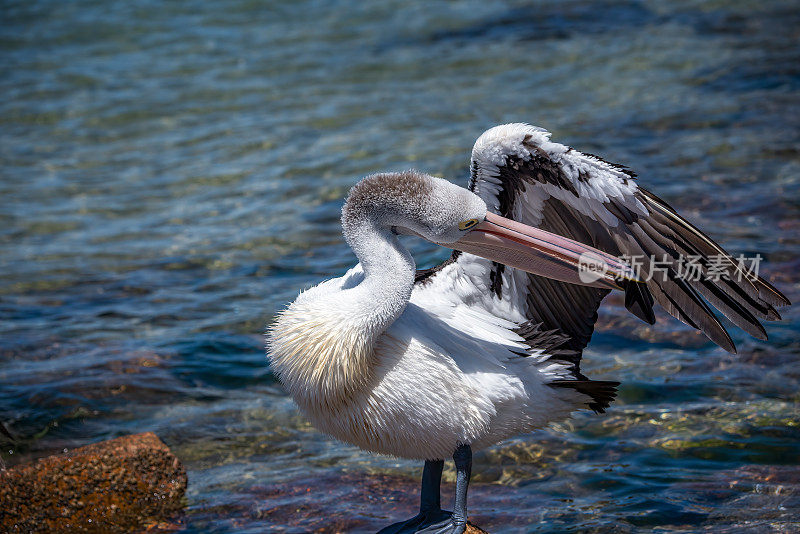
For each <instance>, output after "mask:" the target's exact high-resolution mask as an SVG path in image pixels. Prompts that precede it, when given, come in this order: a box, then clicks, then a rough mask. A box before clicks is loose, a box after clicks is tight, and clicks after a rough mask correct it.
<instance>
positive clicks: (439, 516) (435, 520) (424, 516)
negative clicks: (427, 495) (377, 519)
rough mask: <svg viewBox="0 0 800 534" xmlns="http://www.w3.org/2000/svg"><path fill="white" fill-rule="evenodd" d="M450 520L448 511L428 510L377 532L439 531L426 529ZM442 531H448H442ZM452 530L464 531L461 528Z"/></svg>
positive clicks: (411, 532) (410, 533) (409, 532)
mask: <svg viewBox="0 0 800 534" xmlns="http://www.w3.org/2000/svg"><path fill="white" fill-rule="evenodd" d="M449 520H450V512H445V511H444V510H429V511H426V512H420V513H418V514H417V515H415V516H414V517H412V518H411V519H409V520H407V521H400V522H399V523H395V524H393V525H389V526H388V527H386V528H382V529H381V530H380V531H378V534H413V533H414V532H439V531H438V530H428V528H429V527H432V526H435V525H443V524H444V523H446V522H447V521H449ZM442 532H450V531H449V530H447V531H444V530H443V531H442ZM454 532H464V531H463V530H459V531H454Z"/></svg>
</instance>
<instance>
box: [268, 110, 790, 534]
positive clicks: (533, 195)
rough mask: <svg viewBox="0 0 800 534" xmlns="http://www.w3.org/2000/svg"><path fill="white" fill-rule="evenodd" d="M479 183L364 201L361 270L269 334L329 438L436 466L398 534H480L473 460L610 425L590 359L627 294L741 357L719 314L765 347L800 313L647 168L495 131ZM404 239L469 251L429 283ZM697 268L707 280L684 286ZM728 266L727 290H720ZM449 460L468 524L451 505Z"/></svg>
mask: <svg viewBox="0 0 800 534" xmlns="http://www.w3.org/2000/svg"><path fill="white" fill-rule="evenodd" d="M470 169H471V178H470V181H469V188H468V189H464V188H461V187H458V186H456V185H454V184H452V183H450V182H448V181H446V180H444V179H441V178H435V177H432V176H429V175H426V174H423V173H420V172H416V171H408V172H401V173H381V174H374V175H371V176H368V177H366V178H364V179H362V180H361V181H360V182H358V183H357V184H356V185H355V186H353V188H352V189H351V190H350V192H349V194H348V196H347V199H346V201H345V203H344V206H343V208H342V229H343V233H344V237H345V239H346V241H347V243H348V245H349V246H350V247H351V248H352V250H353V252H354V253H355V255H356V256H357V258H358V264H357V265H356V266H355V267H353V268H352V269H350V270H349V271H347V272H346V273H345V274H344V276H341V277H339V278H333V279H331V280H327V281H325V282H322V283H320V284H319V285H317V286H315V287H312V288H310V289H308V290H306V291H304V292H302V293H301V294H300V295H299V296H298V297H297V299H296V300H295V301H294V302H292V303H291V304H289V305H288V307H286V308H285V309H284V310H283V311H281V312H280V313H278V314H277V317H276V319H275V321H274V323H273V324H272V325H271V327H270V328H269V329H268V333H267V350H268V354H269V360H270V363H271V368H272V369H273V371H274V372H275V374H276V375H277V376H278V377H279V379H280V380H281V382H282V383H283V384H284V386H285V388H286V389H287V391H288V392H289V393H290V395H291V396H292V398H293V399H294V401H295V402H296V403H297V405H298V407H299V408H300V409H301V411H302V412H303V413H304V414H305V415H306V416H307V417H308V419H309V420H310V421H311V422H312V423H313V424H314V425H315V426H316V428H317V429H319V430H320V431H322V432H324V433H326V434H328V435H330V436H333V437H334V438H337V439H339V440H341V441H344V442H346V443H350V444H353V445H356V446H358V447H360V448H362V449H365V450H367V451H373V452H376V453H382V454H387V455H394V456H397V457H402V458H410V459H417V460H420V461H424V462H425V464H424V469H423V475H422V488H421V499H420V511H419V514H417V515H416V516H415V517H413V518H411V519H409V520H407V521H401V522H398V523H395V524H393V525H390V526H388V527H386V528H384V529H383V530H381V533H383V534H389V533H395V534H396V533H405V532H435V533H442V534H443V533H448V534H449V533H461V532H464V531H465V529H466V522H467V488H468V485H469V479H470V472H471V468H472V451H473V450H476V449H482V448H485V447H489V446H491V445H493V444H495V443H498V442H500V441H502V440H504V439H506V438H509V437H511V436H514V435H517V434H521V433H526V432H530V431H531V430H534V429H537V428H541V427H544V426H546V425H548V424H550V423H552V422H555V421H559V420H562V419H564V418H567V417H569V416H570V414H571V413H573V412H575V411H576V410H579V409H586V408H588V409H590V410H594V411H595V412H598V413H602V412H604V410H605V409H606V408H607V407H608V406H609V404H610V403H611V402H612V401H613V399H614V397H615V395H616V388H617V386H618V385H619V383H618V382H612V381H605V380H592V379H590V378H587V377H586V376H584V375H583V374H582V373H581V371H580V361H581V355H582V351H583V349H584V348H585V347H586V345H587V344H588V342H589V339H590V338H591V335H592V331H593V329H594V323H595V321H596V320H597V309H598V307H599V305H600V302H601V301H602V300H603V298H604V297H605V296H606V295H608V293H609V292H611V291H612V290H622V291H624V292H625V305H626V307H627V308H628V310H630V311H631V312H632V313H633V314H635V315H636V316H638V317H639V318H641V319H642V320H644V321H647V322H648V323H651V324H652V323H653V322H655V316H654V313H653V306H654V304H655V303H658V304H660V305H661V306H662V307H664V308H665V309H666V311H667V312H668V313H670V314H671V315H672V316H673V317H675V318H677V319H678V320H680V321H682V322H684V323H686V324H688V325H690V326H691V327H693V328H696V329H698V330H700V331H702V332H703V333H704V334H705V335H706V336H707V337H708V338H709V339H711V340H712V341H713V342H715V343H717V344H718V345H720V346H721V347H722V348H724V349H725V350H728V351H730V352H735V346H734V344H733V341H732V340H731V338H730V336H729V335H728V333H727V332H726V330H725V328H724V327H723V326H722V324H721V323H720V321H719V319H718V318H717V317H716V315H715V314H714V313H713V312H712V311H711V308H710V307H709V305H708V304H709V303H710V304H711V305H713V306H714V307H716V308H717V309H718V310H719V311H720V312H721V313H722V314H724V315H725V316H726V317H727V318H728V319H730V321H731V322H733V323H734V324H735V325H737V326H739V327H740V328H742V329H744V330H745V331H747V332H748V333H750V334H751V335H753V336H755V337H757V338H759V339H766V338H767V334H766V331H765V330H764V327H763V326H762V325H761V322H760V319H761V320H778V319H780V316H779V315H778V312H777V311H776V310H775V307H776V306H784V305H788V304H789V301H788V299H787V298H786V297H785V296H783V295H782V294H781V293H780V292H779V291H778V290H777V289H775V288H774V287H773V286H771V285H770V284H769V283H768V282H767V281H765V280H763V279H762V278H760V277H757V276H754V275H752V273H743V267H742V265H740V262H738V261H736V260H734V259H733V258H731V257H730V255H729V254H728V253H727V252H725V251H724V250H723V249H722V248H721V247H720V246H719V245H717V244H716V243H715V242H714V241H712V240H711V239H710V238H709V237H708V236H706V235H705V234H704V233H702V232H701V231H700V230H698V229H697V228H695V227H694V226H693V225H692V224H690V223H689V222H688V221H687V220H686V219H684V218H683V217H681V216H680V215H678V213H677V212H676V211H675V210H674V209H673V208H671V207H670V206H669V205H668V204H667V203H666V202H664V201H663V200H661V199H660V198H658V197H657V196H655V195H654V194H652V193H650V192H649V191H647V190H645V189H644V188H642V187H639V185H637V183H636V181H635V180H634V178H635V174H634V173H633V172H632V171H631V170H629V169H627V168H626V167H623V166H621V165H616V164H612V163H608V162H606V161H604V160H602V159H601V158H599V157H596V156H593V155H590V154H584V153H581V152H578V151H577V150H574V149H572V148H570V147H568V146H565V145H562V144H559V143H555V142H553V141H551V140H550V134H549V132H547V131H546V130H544V129H542V128H538V127H534V126H530V125H527V124H506V125H501V126H496V127H494V128H492V129H490V130H488V131H486V132H485V133H483V135H481V136H480V138H478V140H477V141H476V143H475V146H474V148H473V150H472V161H471V166H470ZM398 235H414V236H418V237H420V238H422V239H426V240H428V241H430V242H432V243H436V244H438V245H441V246H443V247H447V248H450V249H453V250H454V252H453V253H452V256H451V257H450V258H449V259H448V260H446V261H445V262H444V263H442V264H441V265H438V266H437V267H434V268H432V269H426V270H421V271H418V270H416V266H415V263H414V259H413V258H412V256H411V254H410V253H409V251H408V250H407V249H406V248H405V247H404V246H403V244H402V243H401V242H400V241H399V240H398ZM686 256H692V257H696V258H698V259H697V260H696V261H695V263H696V264H697V265H699V268H700V272H701V273H702V274H704V275H708V276H701V277H698V278H697V279H696V280H695V279H691V278H687V277H683V276H681V265H682V263H681V262H682V261H683V260H682V258H684V257H686ZM621 257H628V258H633V257H638V258H640V259H641V262H642V265H641V266H640V268H639V269H634V268H633V267H632V266H631V264H630V262H628V263H626V262H624V261H621V260H620V259H619V258H621ZM586 258H590V261H589V264H591V265H592V266H593V267H592V268H590V269H586V268H585V263H586ZM719 258H723V259H724V260H726V261H723V262H720V261H719ZM720 264H721V265H723V267H714V269H716V271H717V275H719V273H720V272H721V273H722V274H723V275H724V276H710V274H711V270H712V267H713V266H715V265H720ZM743 274H749V276H747V275H746V276H742V275H743ZM448 457H452V458H453V461H454V463H455V467H456V491H455V502H454V504H453V510H452V512H446V511H443V510H442V507H441V502H440V496H439V489H440V483H441V474H442V468H443V463H444V459H445V458H448Z"/></svg>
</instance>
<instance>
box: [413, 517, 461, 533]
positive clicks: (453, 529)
mask: <svg viewBox="0 0 800 534" xmlns="http://www.w3.org/2000/svg"><path fill="white" fill-rule="evenodd" d="M444 513H445V514H447V515H450V513H449V512H444ZM466 530H467V523H466V521H457V520H456V519H454V518H453V517H448V518H447V519H445V520H444V521H440V522H438V523H434V524H432V525H428V526H427V527H425V528H423V529H422V530H417V532H419V533H420V534H463V532H465V531H466Z"/></svg>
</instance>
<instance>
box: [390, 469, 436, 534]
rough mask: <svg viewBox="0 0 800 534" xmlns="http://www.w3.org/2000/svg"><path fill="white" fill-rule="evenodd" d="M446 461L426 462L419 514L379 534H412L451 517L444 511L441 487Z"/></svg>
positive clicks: (423, 471)
mask: <svg viewBox="0 0 800 534" xmlns="http://www.w3.org/2000/svg"><path fill="white" fill-rule="evenodd" d="M443 467H444V460H426V461H425V468H424V469H423V470H422V491H421V492H420V502H419V513H418V514H417V515H415V516H414V517H412V518H411V519H409V520H407V521H401V522H399V523H395V524H393V525H389V526H388V527H386V528H383V529H381V531H380V532H378V534H410V533H413V532H418V531H419V530H420V529H424V528H425V527H427V526H429V525H433V524H437V523H441V522H442V521H443V520H445V519H447V518H449V517H450V514H449V512H445V511H443V510H442V501H441V497H440V494H439V487H440V486H441V483H442V468H443Z"/></svg>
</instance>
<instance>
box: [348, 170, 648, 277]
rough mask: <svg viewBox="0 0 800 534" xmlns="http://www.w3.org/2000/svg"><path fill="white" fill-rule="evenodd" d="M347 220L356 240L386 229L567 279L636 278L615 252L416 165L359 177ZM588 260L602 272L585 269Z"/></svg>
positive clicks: (351, 236) (352, 239)
mask: <svg viewBox="0 0 800 534" xmlns="http://www.w3.org/2000/svg"><path fill="white" fill-rule="evenodd" d="M342 227H343V229H344V235H345V238H346V239H347V241H348V243H349V244H350V245H351V246H353V245H354V243H355V241H356V240H357V239H358V237H357V236H359V234H361V232H363V231H364V230H367V231H375V230H377V229H380V228H383V229H391V231H392V232H393V233H395V234H410V235H416V236H418V237H421V238H423V239H426V240H428V241H431V242H433V243H436V244H438V245H441V246H444V247H447V248H452V249H455V250H460V251H462V252H468V253H470V254H475V255H476V256H481V257H483V258H486V259H490V260H492V261H496V262H498V263H503V264H505V265H508V266H511V267H515V268H518V269H521V270H523V271H527V272H529V273H533V274H538V275H542V276H546V277H548V278H553V279H556V280H561V281H564V282H571V283H575V284H581V285H590V286H594V287H605V288H617V289H618V288H619V287H618V285H617V284H616V283H615V280H617V279H636V276H635V274H634V273H633V272H632V271H631V269H630V268H629V267H628V266H626V265H625V264H623V263H622V262H620V261H619V260H618V259H617V258H615V257H613V256H611V255H609V254H606V253H604V252H601V251H599V250H597V249H595V248H592V247H590V246H588V245H585V244H583V243H579V242H577V241H573V240H571V239H567V238H565V237H561V236H559V235H556V234H553V233H550V232H546V231H544V230H540V229H538V228H533V227H531V226H527V225H524V224H521V223H518V222H516V221H512V220H510V219H506V218H505V217H501V216H499V215H497V214H495V213H492V212H490V211H488V209H487V207H486V203H485V202H484V201H483V200H482V199H481V198H480V197H478V195H476V194H475V193H473V192H472V191H469V190H467V189H464V188H463V187H459V186H457V185H455V184H452V183H450V182H448V181H447V180H443V179H441V178H435V177H433V176H429V175H427V174H423V173H419V172H416V171H406V172H402V173H380V174H373V175H371V176H368V177H366V178H364V179H363V180H361V181H360V182H358V183H357V184H356V185H355V186H353V188H352V189H351V190H350V194H349V195H348V196H347V200H346V202H345V204H344V207H343V208H342ZM587 261H588V262H590V263H592V271H593V272H594V273H599V274H598V275H597V276H589V277H586V276H583V275H584V274H585V272H584V271H581V269H582V268H585V267H586V264H587ZM594 278H596V279H594ZM587 280H588V281H587Z"/></svg>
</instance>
